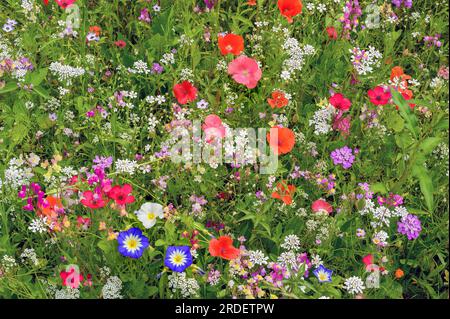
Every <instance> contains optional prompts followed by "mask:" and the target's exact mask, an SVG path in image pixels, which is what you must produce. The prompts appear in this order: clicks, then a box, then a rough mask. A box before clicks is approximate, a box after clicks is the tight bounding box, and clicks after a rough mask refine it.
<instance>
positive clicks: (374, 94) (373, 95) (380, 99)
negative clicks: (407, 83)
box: [367, 86, 391, 105]
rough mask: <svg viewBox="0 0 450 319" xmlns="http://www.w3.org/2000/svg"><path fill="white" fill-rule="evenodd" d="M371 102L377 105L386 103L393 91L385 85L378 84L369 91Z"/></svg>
mask: <svg viewBox="0 0 450 319" xmlns="http://www.w3.org/2000/svg"><path fill="white" fill-rule="evenodd" d="M367 95H368V96H369V98H370V102H372V103H373V104H375V105H386V104H388V103H389V100H390V99H391V92H389V91H385V90H384V88H383V87H381V86H377V87H375V88H374V89H372V90H369V91H367Z"/></svg>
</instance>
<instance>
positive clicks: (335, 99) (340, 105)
mask: <svg viewBox="0 0 450 319" xmlns="http://www.w3.org/2000/svg"><path fill="white" fill-rule="evenodd" d="M329 101H330V104H331V105H333V106H334V107H335V108H337V109H338V110H341V111H344V112H346V111H348V110H350V106H351V105H352V102H350V100H349V99H347V98H345V97H344V96H343V95H342V94H341V93H336V94H334V95H333V96H332V97H330V100H329Z"/></svg>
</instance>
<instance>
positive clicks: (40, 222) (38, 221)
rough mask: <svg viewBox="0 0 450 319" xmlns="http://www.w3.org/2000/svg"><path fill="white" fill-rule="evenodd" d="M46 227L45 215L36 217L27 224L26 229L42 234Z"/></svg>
mask: <svg viewBox="0 0 450 319" xmlns="http://www.w3.org/2000/svg"><path fill="white" fill-rule="evenodd" d="M47 227H48V225H47V217H44V218H41V217H36V218H34V219H33V220H32V221H31V222H30V225H28V230H29V231H31V232H32V233H35V234H36V233H39V234H43V233H45V232H46V231H47Z"/></svg>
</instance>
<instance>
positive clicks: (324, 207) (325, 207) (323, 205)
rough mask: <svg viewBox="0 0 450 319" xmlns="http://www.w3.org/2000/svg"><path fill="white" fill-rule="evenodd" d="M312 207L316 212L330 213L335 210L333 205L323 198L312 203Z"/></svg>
mask: <svg viewBox="0 0 450 319" xmlns="http://www.w3.org/2000/svg"><path fill="white" fill-rule="evenodd" d="M311 209H312V210H313V212H314V213H318V212H325V213H328V214H330V213H332V212H333V207H332V206H331V205H330V204H328V203H327V202H326V201H324V200H323V199H318V200H316V201H315V202H314V203H312V205H311Z"/></svg>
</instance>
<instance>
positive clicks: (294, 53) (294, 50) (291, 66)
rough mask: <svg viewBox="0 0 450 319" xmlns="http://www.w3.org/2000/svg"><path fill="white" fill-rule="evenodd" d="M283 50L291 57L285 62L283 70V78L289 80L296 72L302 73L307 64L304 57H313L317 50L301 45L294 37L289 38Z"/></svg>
mask: <svg viewBox="0 0 450 319" xmlns="http://www.w3.org/2000/svg"><path fill="white" fill-rule="evenodd" d="M282 48H283V50H285V51H286V53H287V54H288V55H289V58H288V59H286V60H284V61H283V70H282V73H281V78H282V79H284V80H289V79H290V78H291V75H292V73H294V72H295V71H301V70H302V68H303V65H304V64H305V60H304V56H308V55H313V54H314V53H315V49H314V47H313V46H311V45H304V46H303V47H302V46H301V45H300V44H299V42H298V40H297V39H295V38H292V37H288V38H287V39H286V40H285V42H284V43H283V45H282Z"/></svg>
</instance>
